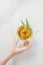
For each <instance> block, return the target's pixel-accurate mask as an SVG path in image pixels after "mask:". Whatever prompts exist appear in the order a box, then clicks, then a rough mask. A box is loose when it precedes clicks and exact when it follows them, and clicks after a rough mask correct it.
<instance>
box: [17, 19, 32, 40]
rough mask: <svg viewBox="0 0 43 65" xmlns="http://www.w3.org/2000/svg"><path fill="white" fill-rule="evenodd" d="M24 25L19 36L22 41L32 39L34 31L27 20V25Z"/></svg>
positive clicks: (19, 31)
mask: <svg viewBox="0 0 43 65" xmlns="http://www.w3.org/2000/svg"><path fill="white" fill-rule="evenodd" d="M21 22H22V25H21V26H20V27H19V28H18V31H17V33H18V36H19V38H20V39H21V40H27V39H28V38H30V37H31V36H32V29H31V27H30V25H29V23H28V20H27V18H26V24H24V22H23V21H21Z"/></svg>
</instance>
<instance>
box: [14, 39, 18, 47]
mask: <svg viewBox="0 0 43 65" xmlns="http://www.w3.org/2000/svg"><path fill="white" fill-rule="evenodd" d="M18 42H19V39H16V41H15V47H16V46H17V44H18Z"/></svg>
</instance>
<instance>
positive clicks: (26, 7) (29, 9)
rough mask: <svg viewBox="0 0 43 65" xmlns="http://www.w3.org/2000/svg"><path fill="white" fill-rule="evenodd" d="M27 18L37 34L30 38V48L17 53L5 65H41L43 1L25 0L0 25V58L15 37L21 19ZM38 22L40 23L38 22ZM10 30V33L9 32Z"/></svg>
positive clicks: (42, 64)
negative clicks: (6, 21) (8, 18)
mask: <svg viewBox="0 0 43 65" xmlns="http://www.w3.org/2000/svg"><path fill="white" fill-rule="evenodd" d="M25 17H27V18H29V22H30V24H31V26H32V28H33V30H34V31H36V28H37V30H38V31H37V34H35V35H34V36H33V37H32V39H31V43H32V48H31V49H30V50H28V51H27V52H25V53H23V54H21V55H17V56H16V57H14V58H13V59H12V60H11V61H9V63H8V64H7V65H14V62H15V61H16V64H17V65H43V29H42V28H43V1H42V0H40V1H39V0H36V1H34V0H32V1H29V0H27V2H25V3H24V4H23V5H22V6H21V8H19V10H17V11H16V12H15V13H14V14H13V16H12V17H11V18H10V20H9V22H8V23H6V24H4V25H2V26H1V27H0V59H1V58H3V57H4V56H5V55H6V54H7V53H8V50H9V49H10V47H11V44H12V40H13V38H15V37H14V36H15V34H16V29H17V27H18V25H19V24H20V23H21V22H20V20H21V19H25ZM39 23H40V24H39ZM36 25H37V27H36ZM10 32H11V33H10Z"/></svg>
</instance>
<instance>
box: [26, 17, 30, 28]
mask: <svg viewBox="0 0 43 65" xmlns="http://www.w3.org/2000/svg"><path fill="white" fill-rule="evenodd" d="M26 28H27V29H30V25H29V22H28V19H27V18H26Z"/></svg>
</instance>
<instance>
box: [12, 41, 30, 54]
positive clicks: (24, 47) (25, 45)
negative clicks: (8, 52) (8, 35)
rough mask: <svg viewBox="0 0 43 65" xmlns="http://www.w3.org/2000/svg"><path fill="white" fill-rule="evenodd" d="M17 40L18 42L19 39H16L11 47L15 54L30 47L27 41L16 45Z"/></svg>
mask: <svg viewBox="0 0 43 65" xmlns="http://www.w3.org/2000/svg"><path fill="white" fill-rule="evenodd" d="M18 42H19V40H16V42H15V43H14V44H13V47H12V49H13V52H14V53H16V54H18V53H21V52H23V51H25V50H27V49H29V48H31V45H30V43H29V41H26V42H24V44H23V45H22V46H21V47H19V48H18V47H17V44H18Z"/></svg>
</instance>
